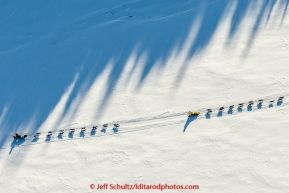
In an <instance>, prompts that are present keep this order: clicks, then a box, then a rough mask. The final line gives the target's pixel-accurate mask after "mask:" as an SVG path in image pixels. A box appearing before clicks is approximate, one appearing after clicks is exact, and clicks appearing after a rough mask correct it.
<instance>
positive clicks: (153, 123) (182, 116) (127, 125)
mask: <svg viewBox="0 0 289 193" xmlns="http://www.w3.org/2000/svg"><path fill="white" fill-rule="evenodd" d="M288 95H289V94H283V95H270V96H266V97H263V98H258V99H256V100H253V101H254V105H253V106H252V109H250V110H248V109H247V105H248V102H244V106H243V108H242V112H238V111H237V107H238V104H239V103H243V102H239V103H238V102H230V103H227V104H226V105H221V106H224V107H225V110H224V111H223V114H222V116H219V117H218V113H219V108H220V107H221V106H215V107H213V108H210V109H212V111H213V112H212V113H211V114H210V116H208V114H206V113H207V109H209V108H202V109H199V110H195V111H199V112H201V114H200V115H199V116H198V117H195V119H192V120H189V119H188V117H187V111H186V112H179V113H170V112H165V113H163V114H161V115H158V116H154V117H142V118H137V119H131V120H122V121H114V122H109V123H108V127H107V129H104V128H103V127H102V126H100V125H97V126H98V129H97V131H96V132H92V131H91V128H92V126H93V125H86V126H85V127H86V129H87V130H86V132H85V133H83V132H81V128H82V127H83V126H82V127H72V126H73V125H75V124H77V123H73V124H70V125H69V127H67V128H59V129H63V130H64V134H63V136H62V139H60V138H59V135H58V132H54V133H53V135H52V137H51V138H47V137H46V135H47V132H48V131H47V132H42V134H41V135H40V137H39V139H38V140H36V139H35V138H34V133H30V134H27V135H28V137H27V138H26V140H25V141H24V142H23V143H21V144H20V145H19V146H28V145H37V144H42V143H53V142H61V141H67V140H77V139H85V138H93V137H104V136H108V135H117V134H123V133H129V132H135V131H141V130H145V129H153V128H156V127H165V126H166V125H172V124H184V125H185V126H184V127H187V126H188V125H189V124H190V123H191V122H195V121H200V120H207V119H209V120H210V119H220V118H225V117H229V116H232V115H238V114H244V113H245V114H247V113H253V112H256V111H264V110H266V111H267V110H268V111H270V110H273V109H275V110H277V109H276V108H278V109H279V108H280V107H283V106H287V105H288V103H289V102H288V101H287V100H286V98H287V97H288ZM280 96H283V97H284V99H283V101H282V102H279V103H278V102H277V99H278V98H279V97H280ZM260 99H263V103H262V106H261V108H260V106H259V108H258V106H257V103H258V100H260ZM271 100H275V101H274V103H273V104H271V103H270V101H271ZM248 101H250V100H248ZM230 105H234V109H233V111H231V112H230V114H229V113H228V109H229V108H228V107H229V106H230ZM191 110H192V109H191ZM239 110H240V109H239ZM219 115H220V114H219ZM114 123H118V124H120V127H119V128H115V127H114V126H113V125H114ZM71 128H74V129H75V132H74V135H69V129H71ZM183 129H184V128H180V131H182V130H183ZM185 130H186V128H185V129H184V130H183V131H185ZM13 135H14V133H5V134H4V135H2V138H3V137H8V138H9V137H11V141H12V139H13V138H12V136H13ZM71 137H72V138H71ZM12 144H13V142H12V143H11V145H10V146H9V145H8V144H6V145H4V146H3V147H2V148H1V149H6V148H11V146H12ZM14 146H18V145H17V144H16V145H14Z"/></svg>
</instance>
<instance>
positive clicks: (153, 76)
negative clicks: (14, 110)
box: [0, 0, 289, 193]
mask: <svg viewBox="0 0 289 193" xmlns="http://www.w3.org/2000/svg"><path fill="white" fill-rule="evenodd" d="M222 2H225V1H189V0H183V1H137V0H131V1H128V0H122V1H106V2H103V3H102V1H96V2H93V1H74V2H73V5H74V7H73V8H71V4H70V1H66V4H65V3H61V4H57V3H58V1H51V2H50V3H46V4H45V5H43V7H41V9H40V10H39V11H36V10H29V7H26V8H27V10H26V11H27V23H20V22H19V23H18V22H17V21H20V20H21V18H18V17H16V16H15V14H17V11H19V7H17V6H18V5H17V3H15V4H13V3H12V2H3V6H2V7H3V8H2V10H6V12H5V13H4V12H3V14H2V19H1V22H2V23H3V22H4V23H5V22H6V23H7V24H6V26H10V28H8V27H7V31H3V33H2V35H1V36H2V38H3V36H5V35H7V34H8V35H9V37H10V36H15V41H14V42H13V43H11V42H9V43H7V46H6V47H5V46H1V57H3V58H4V57H6V56H7V57H8V55H13V54H17V53H18V52H21V53H19V55H17V57H18V56H23V57H19V60H22V59H25V52H23V53H22V51H20V50H22V49H23V50H25V49H32V48H31V47H33V46H35V49H36V48H37V46H40V45H41V48H43V50H44V51H45V50H46V51H47V52H51V49H53V48H52V47H51V45H52V44H54V43H55V44H61V46H62V49H64V50H66V49H70V47H71V46H75V45H76V47H77V45H78V44H80V43H79V42H84V43H82V44H81V46H82V47H81V46H79V49H82V50H77V49H75V50H73V51H71V52H70V53H66V52H65V54H64V56H63V58H67V59H61V60H60V59H58V58H57V57H59V55H57V54H58V53H55V54H56V56H55V57H56V58H45V59H43V60H45V62H48V63H49V61H50V59H51V62H61V63H56V65H57V66H59V69H62V68H61V66H62V65H65V62H67V63H68V64H66V65H68V66H69V62H72V61H70V59H69V57H70V56H71V57H73V55H77V54H78V52H80V53H79V54H82V53H85V55H83V56H84V57H86V56H87V57H89V56H91V55H94V53H95V55H96V56H95V61H94V63H93V65H92V66H102V68H101V70H99V69H98V68H95V69H92V71H93V70H96V71H98V73H97V75H95V76H92V75H91V76H90V74H82V73H83V71H82V70H81V69H82V67H83V66H85V63H86V60H85V59H84V60H83V61H81V62H80V63H78V64H77V65H79V70H78V71H76V72H75V73H74V74H73V75H72V76H71V77H73V78H70V79H68V80H66V81H68V82H69V83H68V84H66V86H65V87H63V88H62V90H63V92H62V94H61V95H59V97H58V102H57V103H55V105H54V106H53V107H51V109H50V112H49V113H48V114H47V116H46V118H45V120H43V121H42V122H41V124H40V125H39V126H37V128H36V129H35V130H32V129H30V128H32V127H34V126H35V125H36V123H34V120H35V119H36V118H35V115H31V119H30V120H27V121H26V122H23V123H20V124H19V125H16V126H15V125H13V124H12V123H9V122H8V121H6V117H7V116H6V115H7V114H8V113H9V111H11V110H10V109H9V105H10V104H11V103H13V100H11V101H12V102H11V101H8V102H7V104H8V103H9V104H8V105H6V106H4V107H3V109H2V112H0V113H1V114H0V127H1V132H2V133H3V135H2V138H1V140H3V141H4V142H3V144H2V146H1V150H0V171H1V172H0V189H1V192H7V193H10V192H11V193H16V192H21V193H22V192H29V193H32V192H61V193H63V192H160V190H109V189H108V190H97V189H91V188H90V184H95V185H96V186H97V185H98V184H105V183H108V184H147V185H158V184H170V185H173V184H178V185H198V186H199V189H198V190H163V192H202V193H209V192H216V193H217V192H220V193H232V192H234V193H243V192H260V193H264V192H278V193H279V192H284V193H285V192H288V189H289V183H288V179H289V165H288V163H289V148H288V138H289V131H288V128H289V119H288V117H289V105H288V104H289V103H288V102H287V101H288V99H289V89H288V88H289V87H288V86H289V78H288V74H289V67H288V62H289V16H288V14H287V12H288V1H282V0H279V1H274V2H273V1H265V0H264V1H255V2H254V3H252V1H241V0H240V1H229V3H228V4H226V6H225V7H224V8H223V9H221V7H222V6H223V4H222ZM226 2H227V1H226ZM34 3H35V2H34ZM241 3H244V4H245V5H244V7H246V6H247V7H246V10H245V11H244V10H243V12H242V7H241V8H238V5H239V4H241ZM246 3H247V5H246ZM30 4H31V3H30ZM83 4H85V6H83ZM86 4H87V5H86ZM269 5H272V6H271V7H270V6H269ZM19 6H20V5H19ZM35 6H40V5H35ZM34 8H35V7H34ZM236 9H240V10H241V11H239V14H236V12H235V11H236ZM204 10H205V11H204ZM206 10H207V11H206ZM220 10H222V14H218V13H219V12H220ZM29 12H32V13H29ZM33 14H34V15H33ZM51 14H52V15H53V14H55V16H54V18H56V19H55V20H53V22H55V25H52V24H53V22H51V21H50V16H51ZM210 14H211V15H210ZM32 16H34V17H32ZM13 17H15V18H14V20H12V21H13V22H14V23H13V22H12V23H9V21H10V20H9V18H10V19H11V18H13ZM238 17H242V19H240V18H239V19H238ZM59 18H60V19H59ZM61 18H65V19H66V20H67V22H68V24H67V25H66V26H64V27H63V28H62V26H61V25H62V24H61V21H62V20H61ZM208 18H209V19H212V21H210V20H209V19H208ZM236 18H237V19H236ZM58 19H59V20H61V21H59V23H57V21H58ZM213 19H216V21H214V20H213ZM23 20H24V19H23ZM66 20H65V21H66ZM21 21H22V20H21ZM46 21H47V24H45V22H46ZM204 22H207V23H204ZM238 22H239V23H238ZM8 23H9V24H8ZM179 23H180V26H183V25H186V27H187V31H186V32H178V30H184V29H183V28H181V29H179V28H178V26H179ZM182 23H183V24H182ZM40 24H42V25H40ZM15 25H19V26H22V25H23V26H26V25H28V26H30V25H34V28H35V29H38V31H37V30H36V31H34V32H35V33H33V34H30V35H27V34H29V33H30V32H29V30H28V31H25V30H23V33H22V32H18V33H15V34H12V35H11V34H9V30H12V28H13V27H14V26H15ZM35 25H36V26H35ZM37 25H39V26H37ZM46 25H47V26H46ZM174 25H176V26H177V27H176V28H174V27H173V26H174ZM168 26H169V27H168ZM232 26H235V27H232ZM46 27H47V28H46ZM25 29H28V27H27V28H25ZM111 29H113V30H111ZM106 30H107V31H106ZM169 30H175V31H173V32H170V31H169ZM175 33H176V34H179V35H180V37H176V35H175ZM230 33H231V34H230ZM21 34H22V35H23V36H21ZM57 34H58V35H59V34H61V35H59V36H58V35H57ZM126 34H127V35H126ZM8 35H7V36H8ZM133 35H136V36H137V37H135V36H133ZM19 36H21V38H22V39H21V38H19V39H21V41H20V40H19V39H18V40H17V37H19ZM34 36H37V38H35V39H33V40H32V39H29V38H32V37H34ZM50 36H54V38H50ZM94 36H97V38H99V39H97V40H99V41H100V40H101V42H99V44H98V43H97V42H96V41H94V40H96V39H94V38H93V37H94ZM126 42H127V45H126ZM148 42H149V43H148ZM44 44H45V45H44ZM85 46H86V47H85ZM126 47H129V48H128V49H129V53H128V54H127V53H126V51H127V50H126ZM33 49H34V48H33ZM99 50H101V51H99ZM122 50H124V51H122ZM116 52H117V53H116ZM63 53H64V52H63ZM106 53H107V54H106ZM123 53H125V54H126V55H127V57H125V58H124V57H122V54H123ZM59 54H61V53H59ZM86 54H87V55H86ZM110 55H111V56H110ZM35 57H39V58H40V59H39V61H42V59H41V57H42V55H40V56H35ZM3 61H5V60H4V59H3ZM102 62H105V63H102ZM0 65H1V64H0ZM23 65H29V64H23ZM119 66H121V67H119ZM73 67H75V66H73ZM38 68H44V67H43V66H42V65H40V64H39V67H38ZM14 70H15V71H17V69H14ZM48 71H49V69H48ZM64 73H65V72H64ZM25 76H30V75H29V73H27V74H26V75H25ZM83 76H87V80H86V79H83ZM51 78H53V77H51ZM80 80H85V81H82V82H79V81H80ZM60 81H61V80H60ZM36 82H37V80H36ZM89 82H91V83H89ZM1 84H2V83H1ZM3 84H4V83H3ZM77 84H80V86H77ZM41 86H42V87H46V85H45V83H43V84H42V85H41ZM46 89H48V90H49V91H51V92H53V89H52V88H50V87H47V88H46ZM73 93H75V95H73ZM280 96H284V101H283V103H282V104H281V105H277V103H276V102H277V101H276V100H277V99H278V97H280ZM259 99H264V104H263V106H262V108H261V109H258V108H257V103H256V101H257V100H259ZM45 100H49V98H45V99H43V101H45ZM250 100H254V101H255V104H254V106H253V109H252V111H248V110H247V104H248V101H250ZM270 100H275V102H274V103H273V107H271V108H269V101H270ZM23 103H25V98H23ZM239 103H245V105H244V107H243V111H242V112H238V111H237V108H236V107H237V105H238V104H239ZM229 105H235V108H234V110H233V113H232V114H228V107H229ZM221 106H224V107H225V111H224V113H223V116H222V117H218V116H217V113H218V111H217V108H219V107H221ZM31 108H34V107H31ZM208 108H211V109H213V113H212V115H211V117H210V119H208V117H206V115H205V113H206V109H208ZM39 111H41V109H40V110H39ZM188 111H200V112H201V115H200V116H199V117H198V118H197V119H195V120H194V119H188V117H187V116H186V113H187V112H188ZM36 114H37V113H36ZM104 123H108V128H107V130H106V132H105V133H104V132H101V129H102V125H103V124H104ZM114 123H119V124H120V127H119V129H118V131H116V130H113V124H114ZM11 125H13V126H14V127H16V128H17V129H16V131H19V132H20V133H27V134H29V136H28V139H27V140H26V141H25V142H24V143H22V144H20V145H19V146H18V145H14V146H13V145H12V144H13V142H12V141H13V139H12V135H13V134H14V132H12V130H11V129H9V126H11ZM93 125H97V126H98V127H99V128H98V130H97V131H96V134H95V135H93V136H91V135H90V132H91V126H93ZM84 126H86V129H87V131H86V133H85V136H82V137H80V134H79V132H80V128H81V127H84ZM70 128H76V132H75V134H74V137H73V139H69V138H68V132H67V131H68V130H67V129H70ZM59 129H65V134H64V135H63V139H58V138H57V132H58V130H59ZM13 131H14V130H13ZM36 131H38V132H41V133H42V134H41V136H40V138H39V140H38V141H36V142H35V141H34V142H33V136H31V135H33V134H34V133H35V132H36ZM48 131H53V135H52V138H51V140H50V141H45V140H46V136H45V135H46V133H47V132H48ZM11 145H12V146H11Z"/></svg>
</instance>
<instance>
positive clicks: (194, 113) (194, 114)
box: [188, 111, 200, 117]
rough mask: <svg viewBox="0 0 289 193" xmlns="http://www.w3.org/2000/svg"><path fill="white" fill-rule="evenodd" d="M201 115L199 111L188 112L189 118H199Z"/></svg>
mask: <svg viewBox="0 0 289 193" xmlns="http://www.w3.org/2000/svg"><path fill="white" fill-rule="evenodd" d="M199 114H200V112H197V111H189V112H188V116H189V117H191V116H198V115H199Z"/></svg>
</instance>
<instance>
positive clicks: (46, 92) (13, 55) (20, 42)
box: [0, 0, 288, 147]
mask: <svg viewBox="0 0 289 193" xmlns="http://www.w3.org/2000/svg"><path fill="white" fill-rule="evenodd" d="M233 2H234V3H233ZM7 3H8V2H7ZM9 3H11V2H9ZM258 3H259V4H260V7H261V9H260V10H259V9H258V12H257V13H256V18H255V22H254V26H253V30H252V32H250V33H251V34H250V38H249V40H248V41H249V44H248V47H251V46H252V44H253V43H252V42H253V41H254V39H255V37H256V35H257V32H258V31H259V27H260V25H261V24H262V21H264V20H269V19H270V14H271V12H272V9H273V7H274V6H275V4H276V3H275V1H273V0H264V1H261V2H259V1H258V2H255V1H251V0H236V1H230V0H222V1H206V2H205V3H204V1H175V2H171V3H167V1H159V2H158V3H153V4H152V3H151V1H123V2H121V3H120V2H118V1H114V2H109V1H102V3H98V2H94V1H91V2H87V3H71V4H70V5H69V6H68V7H67V6H66V4H65V2H59V1H56V0H52V1H49V2H47V3H46V5H45V6H42V4H41V2H39V1H29V2H17V4H16V3H15V4H14V5H15V6H17V7H18V8H19V9H15V10H9V7H13V6H10V4H9V6H5V3H4V4H3V6H0V12H1V13H3V14H2V15H1V17H2V18H4V19H2V20H0V26H1V29H3V30H4V31H5V33H4V32H3V33H4V34H3V35H2V36H0V57H1V65H0V90H1V95H0V110H1V109H4V108H5V106H6V105H7V104H9V111H8V113H7V115H6V117H5V122H7V123H8V125H9V127H10V129H9V130H10V131H11V132H16V129H17V128H19V127H20V125H23V124H24V125H25V124H28V123H29V121H30V120H33V124H32V125H33V126H31V127H29V128H30V130H29V133H35V132H36V131H37V130H38V128H39V126H40V125H41V124H42V123H43V122H44V121H45V120H46V118H47V116H48V115H49V113H50V112H51V110H52V109H53V108H54V107H55V106H56V104H57V103H58V101H59V100H60V98H61V96H62V95H63V93H64V91H65V89H66V88H67V87H68V86H69V85H70V84H71V82H73V80H74V78H75V76H76V74H79V76H78V79H77V82H76V83H75V85H74V89H73V90H72V93H71V94H70V95H69V96H68V101H67V102H66V103H65V104H64V111H63V112H62V113H61V114H60V115H59V120H61V119H62V118H63V117H64V116H65V115H66V113H67V111H68V109H69V108H70V107H71V106H73V105H72V103H73V102H74V101H75V99H77V97H78V96H79V94H80V93H86V92H87V91H88V90H89V89H90V88H91V86H92V85H93V83H94V81H95V80H96V79H97V78H98V77H99V76H100V75H102V74H103V73H104V71H105V70H106V69H107V68H111V69H112V70H111V71H110V72H109V73H108V82H107V87H106V89H105V91H104V93H103V102H102V103H101V105H100V106H99V108H98V109H97V111H103V110H104V109H105V107H106V105H107V104H108V102H109V101H110V97H111V95H112V93H113V91H114V89H115V87H116V85H117V83H118V82H119V80H120V77H121V74H122V73H123V71H124V68H125V67H126V64H127V61H128V60H129V59H131V58H134V62H133V66H132V68H131V70H130V73H129V75H128V76H129V77H128V78H127V81H130V79H131V77H132V75H133V74H134V71H135V70H136V69H140V73H141V74H140V79H139V81H138V83H137V86H136V89H139V88H141V87H142V85H143V83H144V81H145V80H146V79H147V77H148V75H149V74H150V72H151V71H152V69H154V68H155V67H157V68H160V69H163V68H164V67H165V66H166V65H167V64H168V62H167V60H168V58H169V57H170V56H171V53H172V51H174V50H175V51H176V54H179V53H180V52H181V51H182V50H183V48H184V47H186V48H188V54H187V56H186V58H185V61H184V62H183V64H182V66H181V69H180V71H179V76H182V74H184V73H185V72H186V69H187V67H188V65H189V64H190V63H189V62H187V61H188V60H189V59H191V58H192V57H194V56H196V55H198V54H200V53H202V52H203V51H204V50H205V49H206V48H207V47H208V45H209V44H210V42H211V40H212V38H213V37H214V35H215V33H216V31H217V29H218V27H219V26H220V24H221V23H222V22H223V19H224V18H226V17H229V16H230V17H231V18H229V19H230V21H231V24H230V27H229V35H228V37H227V39H228V42H230V41H231V40H235V38H236V37H235V34H236V33H237V32H238V28H240V25H241V23H242V21H243V20H244V19H245V16H246V14H247V13H248V11H249V10H250V9H257V7H258V6H256V5H257V4H258ZM281 3H282V5H283V4H284V7H285V9H284V12H283V19H284V18H285V15H286V13H287V7H288V1H287V0H286V1H284V0H283V1H282V2H281ZM12 4H13V2H12ZM63 6H66V9H60V8H62V7H63ZM28 8H29V9H30V10H31V11H30V12H27V11H25V10H27V9H28ZM31 8H37V9H31ZM229 9H230V10H233V13H232V16H231V15H230V14H229V11H228V10H229ZM51 10H55V11H54V12H53V14H48V13H51ZM75 10H77V14H72V13H74V12H75ZM128 10H130V11H128ZM147 10H149V13H147ZM11 13H13V14H11ZM112 13H113V14H112ZM130 16H131V17H130ZM31 18H39V19H37V20H35V19H33V20H32V19H31ZM27 20H29V21H31V22H29V23H27V22H26V21H27ZM44 21H45V25H43V22H44ZM11 23H26V24H27V25H11ZM39 26H41V27H39ZM193 28H195V29H196V30H195V31H196V36H195V37H194V39H193V40H191V41H189V40H188V39H190V37H191V31H192V29H193ZM116 29H117V30H116ZM3 30H2V31H3ZM144 58H145V59H144ZM15 69H17V70H15ZM180 80H181V79H178V78H177V79H176V80H175V84H174V88H175V89H177V88H178V84H179V83H180V82H179V81H180ZM23 101H25V103H24V102H23ZM76 106H77V105H76ZM75 112H77V111H75ZM71 116H72V117H73V116H74V114H72V115H71ZM184 130H185V129H184ZM20 132H21V131H20ZM102 132H103V130H102ZM72 137H73V136H72ZM4 143H5V140H3V141H1V142H0V147H2V146H3V144H4Z"/></svg>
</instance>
